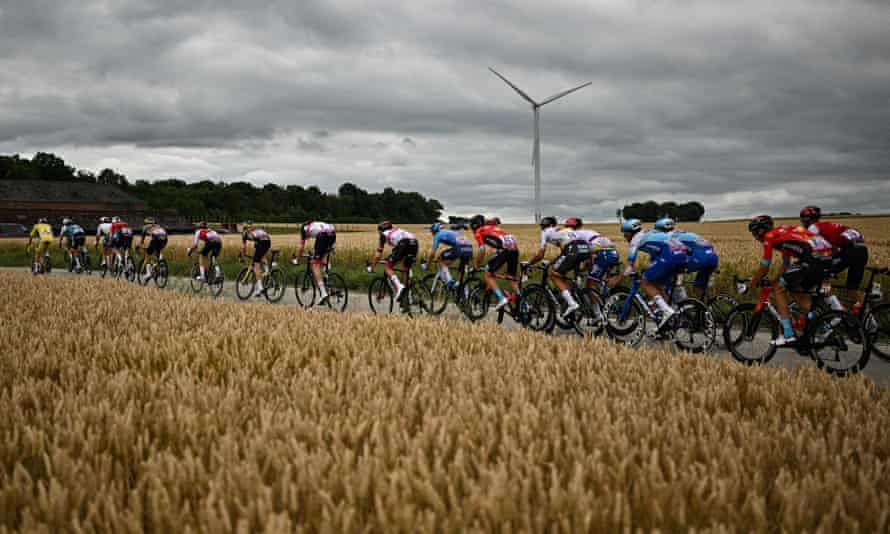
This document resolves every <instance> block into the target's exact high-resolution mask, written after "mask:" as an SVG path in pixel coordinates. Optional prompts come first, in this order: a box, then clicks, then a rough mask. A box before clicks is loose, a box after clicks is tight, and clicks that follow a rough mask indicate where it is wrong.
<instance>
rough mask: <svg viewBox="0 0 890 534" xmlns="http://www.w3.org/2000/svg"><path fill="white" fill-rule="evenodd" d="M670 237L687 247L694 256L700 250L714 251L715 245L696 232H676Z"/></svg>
mask: <svg viewBox="0 0 890 534" xmlns="http://www.w3.org/2000/svg"><path fill="white" fill-rule="evenodd" d="M670 236H671V237H673V238H674V239H676V240H677V241H679V242H681V243H683V244H684V245H686V247H688V248H689V250H690V252H691V253H693V254H694V253H696V252H698V251H699V250H710V251H713V250H714V244H713V243H711V242H710V241H708V240H707V239H705V238H703V237H702V236H700V235H698V234H696V233H695V232H688V231H686V230H674V231H673V232H671V233H670Z"/></svg>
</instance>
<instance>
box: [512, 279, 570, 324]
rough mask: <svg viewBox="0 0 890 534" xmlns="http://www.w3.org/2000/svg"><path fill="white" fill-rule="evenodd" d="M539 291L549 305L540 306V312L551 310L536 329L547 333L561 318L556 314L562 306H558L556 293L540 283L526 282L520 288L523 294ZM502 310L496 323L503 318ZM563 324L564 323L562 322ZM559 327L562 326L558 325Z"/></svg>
mask: <svg viewBox="0 0 890 534" xmlns="http://www.w3.org/2000/svg"><path fill="white" fill-rule="evenodd" d="M539 291H542V292H543V293H544V294H545V295H547V297H548V298H549V299H550V306H546V307H543V308H541V310H542V313H543V312H547V311H548V310H552V311H553V312H552V313H546V314H545V315H544V318H543V319H544V323H543V324H541V325H539V326H540V328H539V329H537V330H536V331H538V332H547V333H548V334H549V333H551V332H553V329H554V328H556V324H557V321H558V320H561V318H558V316H559V315H560V314H559V313H558V312H559V311H560V310H561V309H562V307H561V306H560V304H559V301H558V300H557V297H556V295H555V294H554V293H553V292H552V291H551V290H550V289H549V288H547V287H544V286H542V285H541V284H527V285H526V286H524V287H523V288H522V294H523V295H525V294H527V293H529V292H534V293H535V294H537V293H538V292H539ZM503 312H504V308H502V309H501V310H500V311H499V313H498V323H500V322H501V321H502V320H503V318H504V313H503ZM563 324H565V323H563ZM560 328H562V327H560ZM569 328H572V327H571V326H569Z"/></svg>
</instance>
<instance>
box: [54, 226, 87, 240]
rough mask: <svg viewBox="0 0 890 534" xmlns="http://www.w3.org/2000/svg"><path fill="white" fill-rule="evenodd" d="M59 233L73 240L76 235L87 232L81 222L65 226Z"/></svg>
mask: <svg viewBox="0 0 890 534" xmlns="http://www.w3.org/2000/svg"><path fill="white" fill-rule="evenodd" d="M59 234H60V235H61V236H62V237H67V238H68V239H69V240H73V239H74V238H75V237H78V236H82V235H85V234H86V232H84V230H83V227H81V226H80V225H79V224H73V223H72V224H66V225H65V226H63V227H62V229H61V230H60V231H59Z"/></svg>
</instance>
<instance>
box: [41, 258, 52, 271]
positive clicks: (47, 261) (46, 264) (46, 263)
mask: <svg viewBox="0 0 890 534" xmlns="http://www.w3.org/2000/svg"><path fill="white" fill-rule="evenodd" d="M52 270H53V264H52V262H51V261H50V259H49V256H48V255H47V256H44V257H43V272H45V273H46V274H49V273H50V272H52Z"/></svg>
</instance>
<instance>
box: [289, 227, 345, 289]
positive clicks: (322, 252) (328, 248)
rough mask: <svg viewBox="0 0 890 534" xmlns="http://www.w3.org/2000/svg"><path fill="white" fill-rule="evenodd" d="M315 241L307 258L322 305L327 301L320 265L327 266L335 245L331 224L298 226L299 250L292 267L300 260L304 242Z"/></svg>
mask: <svg viewBox="0 0 890 534" xmlns="http://www.w3.org/2000/svg"><path fill="white" fill-rule="evenodd" d="M310 238H312V239H315V245H314V249H313V251H312V255H311V256H310V257H309V264H310V266H311V268H312V276H313V277H314V278H315V285H316V286H317V287H318V292H319V294H320V296H321V298H320V299H319V301H318V302H319V303H320V304H324V303H325V302H326V301H327V300H328V296H329V295H328V290H327V288H326V287H325V285H324V276H323V275H322V272H321V268H322V265H327V263H328V261H329V260H330V254H331V252H333V251H334V245H335V244H336V243H337V231H336V229H335V228H334V225H333V224H328V223H326V222H321V221H311V220H310V221H306V222H304V223H303V224H302V225H301V226H300V249H299V250H298V251H297V253H296V254H294V260H293V264H294V265H299V264H300V258H301V257H303V251H304V250H305V249H306V240H307V239H310Z"/></svg>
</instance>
